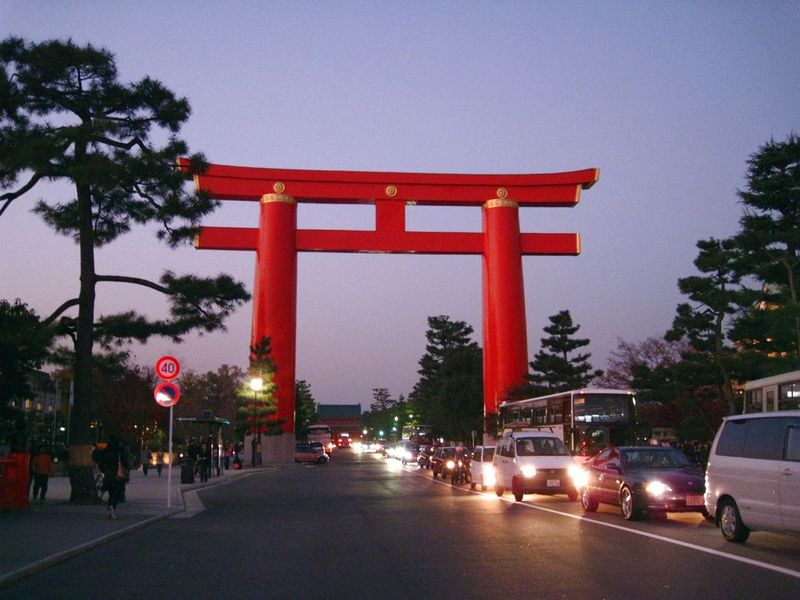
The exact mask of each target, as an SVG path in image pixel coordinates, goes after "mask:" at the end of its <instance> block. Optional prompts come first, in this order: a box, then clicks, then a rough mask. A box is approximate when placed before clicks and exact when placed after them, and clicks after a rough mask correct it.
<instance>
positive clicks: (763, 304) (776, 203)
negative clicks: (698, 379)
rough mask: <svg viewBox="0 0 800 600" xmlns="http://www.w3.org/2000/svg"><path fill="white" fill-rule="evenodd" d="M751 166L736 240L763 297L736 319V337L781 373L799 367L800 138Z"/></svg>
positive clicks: (772, 147)
mask: <svg viewBox="0 0 800 600" xmlns="http://www.w3.org/2000/svg"><path fill="white" fill-rule="evenodd" d="M747 165H748V170H747V184H748V189H747V190H745V191H739V198H740V199H741V200H742V203H743V205H744V215H743V216H742V218H741V219H740V220H739V224H740V226H741V230H740V232H739V233H738V234H737V235H736V236H735V238H734V240H735V242H736V244H737V247H738V248H739V250H740V252H741V254H742V261H741V265H740V270H741V272H742V274H743V275H749V276H751V277H754V278H755V279H756V280H757V281H758V282H760V283H761V294H760V296H759V297H758V298H757V299H756V300H757V301H756V302H754V303H753V306H752V308H750V307H748V308H750V310H745V311H743V314H742V315H741V316H739V318H737V320H736V323H735V326H734V327H733V329H732V331H731V338H732V339H733V340H735V341H736V342H737V343H739V344H742V345H744V346H746V347H747V348H748V349H750V350H753V351H756V352H760V353H762V354H767V355H769V356H771V357H772V358H774V359H777V361H778V363H779V364H780V366H779V367H778V369H784V370H785V369H786V368H787V367H788V368H798V367H800V138H798V136H797V135H796V134H791V135H790V136H789V137H788V138H787V140H786V141H785V142H775V141H774V140H770V141H769V142H768V143H767V144H765V145H764V146H762V147H761V148H759V151H758V152H757V153H755V154H753V155H752V156H751V157H750V160H748V162H747ZM767 369H768V370H770V371H772V370H773V369H769V367H767Z"/></svg>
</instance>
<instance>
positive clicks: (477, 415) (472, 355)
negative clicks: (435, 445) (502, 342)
mask: <svg viewBox="0 0 800 600" xmlns="http://www.w3.org/2000/svg"><path fill="white" fill-rule="evenodd" d="M472 332H473V329H472V327H471V326H470V325H468V324H467V323H465V322H463V321H451V320H450V317H448V316H447V315H439V316H436V317H428V331H427V332H426V334H425V336H426V338H427V341H428V343H427V345H426V347H425V348H426V354H425V355H424V356H423V357H422V358H421V359H420V361H419V365H420V369H419V371H418V373H419V374H420V380H419V381H418V382H417V384H416V386H415V387H414V390H413V391H412V393H411V395H410V398H409V401H410V404H411V410H412V411H413V413H414V415H416V416H418V419H419V420H421V422H424V423H427V424H429V425H431V426H432V427H433V429H434V431H435V432H437V433H438V434H440V435H444V436H445V437H447V438H448V439H451V440H455V441H458V440H461V441H465V440H469V439H470V437H471V433H472V431H476V432H478V433H480V432H482V430H483V424H482V416H483V372H482V368H483V353H482V352H481V349H480V347H479V346H478V344H477V343H476V342H473V341H471V340H470V337H471V335H472Z"/></svg>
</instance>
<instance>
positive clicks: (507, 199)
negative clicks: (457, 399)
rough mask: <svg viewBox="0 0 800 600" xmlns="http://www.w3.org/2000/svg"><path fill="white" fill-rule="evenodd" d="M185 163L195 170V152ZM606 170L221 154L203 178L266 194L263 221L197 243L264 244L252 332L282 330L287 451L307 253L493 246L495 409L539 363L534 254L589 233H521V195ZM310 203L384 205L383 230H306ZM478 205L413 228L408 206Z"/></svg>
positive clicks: (199, 181)
mask: <svg viewBox="0 0 800 600" xmlns="http://www.w3.org/2000/svg"><path fill="white" fill-rule="evenodd" d="M179 166H180V168H181V169H182V170H184V172H187V173H188V172H189V161H188V160H187V159H181V160H180V161H179ZM598 177H599V170H598V169H584V170H581V171H571V172H564V173H545V174H525V175H456V174H434V173H392V172H364V171H311V170H298V169H270V168H252V167H237V166H228V165H213V164H212V165H209V167H208V169H207V170H206V171H205V172H204V173H203V174H201V175H195V176H194V181H195V186H196V188H197V189H202V190H204V191H206V192H208V193H209V194H210V195H211V197H213V198H215V199H218V200H250V201H259V202H260V203H261V210H260V218H259V226H258V228H248V227H202V228H201V229H200V234H199V235H198V236H197V239H196V242H195V246H196V247H197V248H199V249H204V250H205V249H208V250H250V251H253V250H254V251H255V252H256V272H255V285H254V292H253V325H252V335H251V341H252V343H255V342H256V341H258V340H260V339H261V338H262V337H264V336H269V337H270V338H271V340H272V355H273V357H274V360H275V362H276V364H277V365H278V372H277V381H276V385H277V387H278V390H277V398H278V413H277V416H278V418H281V419H286V425H285V426H284V432H285V434H291V435H284V438H291V439H286V440H285V441H284V442H283V443H282V444H281V447H282V450H281V449H278V448H276V450H278V452H283V453H284V454H283V456H282V457H280V459H279V460H291V458H290V456H291V453H292V452H293V450H292V443H293V441H294V436H293V431H294V393H295V348H296V331H297V327H296V324H297V253H298V252H374V253H407V254H414V253H416V254H480V255H482V256H483V377H484V383H483V389H484V392H483V405H484V416H485V418H486V419H487V422H488V419H491V418H492V417H493V416H494V415H496V414H497V406H498V404H499V403H500V402H501V401H502V400H503V397H504V394H505V392H506V390H507V389H508V388H509V387H512V386H515V385H518V384H520V383H522V382H523V381H524V380H525V375H526V374H527V372H528V349H527V332H526V323H525V292H524V287H523V275H522V256H523V255H526V256H527V255H577V254H580V237H579V235H578V234H577V233H520V230H519V207H520V206H574V205H575V204H577V203H578V200H579V199H580V192H581V190H582V189H588V188H590V187H591V186H592V185H593V184H594V183H595V182H596V181H597V179H598ZM299 202H307V203H323V204H326V203H327V204H374V205H375V229H374V230H372V231H363V230H350V231H345V230H319V229H297V204H298V203H299ZM406 205H422V206H475V207H481V208H482V210H483V232H482V233H467V232H464V233H459V232H421V231H406V228H405V224H406V222H405V206H406Z"/></svg>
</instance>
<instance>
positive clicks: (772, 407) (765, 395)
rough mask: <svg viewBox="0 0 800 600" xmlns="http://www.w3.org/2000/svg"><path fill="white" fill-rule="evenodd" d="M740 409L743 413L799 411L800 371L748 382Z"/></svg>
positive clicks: (745, 385)
mask: <svg viewBox="0 0 800 600" xmlns="http://www.w3.org/2000/svg"><path fill="white" fill-rule="evenodd" d="M742 408H743V410H742V412H743V413H760V412H773V411H776V410H798V409H800V371H790V372H788V373H783V374H781V375H773V376H772V377H764V378H762V379H754V380H753V381H748V382H747V383H745V384H744V406H743V407H742Z"/></svg>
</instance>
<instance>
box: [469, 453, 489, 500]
mask: <svg viewBox="0 0 800 600" xmlns="http://www.w3.org/2000/svg"><path fill="white" fill-rule="evenodd" d="M494 448H495V447H494V446H475V450H473V451H472V460H471V461H470V475H471V477H470V484H469V487H470V488H471V489H473V490H474V489H475V487H476V486H478V485H480V486H481V489H482V490H488V489H489V488H493V487H494V465H493V464H492V458H493V457H494Z"/></svg>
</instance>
